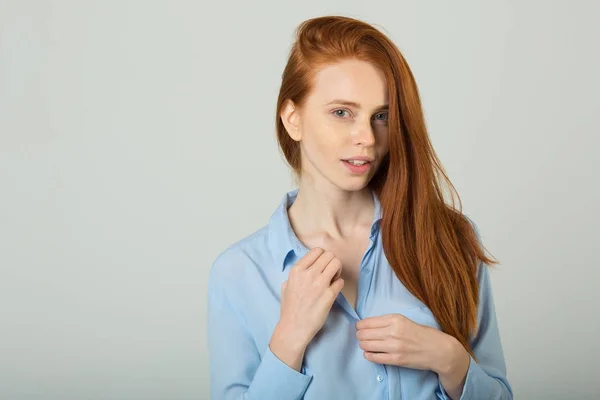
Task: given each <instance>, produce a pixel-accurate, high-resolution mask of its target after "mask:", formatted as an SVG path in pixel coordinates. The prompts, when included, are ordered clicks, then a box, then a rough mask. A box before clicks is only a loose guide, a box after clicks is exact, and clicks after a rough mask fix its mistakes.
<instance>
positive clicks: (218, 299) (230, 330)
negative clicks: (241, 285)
mask: <svg viewBox="0 0 600 400" xmlns="http://www.w3.org/2000/svg"><path fill="white" fill-rule="evenodd" d="M217 261H219V260H217ZM220 272H221V271H219V266H218V265H217V262H215V265H213V269H212V270H211V273H210V277H209V282H208V310H207V315H208V318H207V339H208V353H209V371H210V372H209V375H210V392H211V399H214V400H217V399H218V400H234V399H235V400H241V399H244V400H270V399H277V400H297V399H301V398H302V397H303V396H304V392H305V391H306V389H307V387H308V384H309V383H310V380H311V379H312V375H311V374H310V373H307V374H303V373H300V372H298V371H296V370H295V369H293V368H291V367H289V366H288V365H287V364H285V363H284V362H282V361H281V360H280V359H279V358H277V357H276V356H275V355H274V354H273V353H272V352H271V349H270V348H269V346H267V347H266V349H264V350H263V351H262V352H260V351H259V350H258V349H257V346H256V343H255V341H254V339H253V338H252V335H251V334H250V331H249V330H248V327H247V324H246V322H245V321H244V319H243V317H242V313H241V312H240V310H239V308H237V307H236V305H235V304H232V302H231V301H230V300H229V298H230V296H228V294H227V290H226V289H227V286H226V282H227V281H229V282H230V280H228V279H221V278H220V277H219V275H220ZM261 353H262V354H261Z"/></svg>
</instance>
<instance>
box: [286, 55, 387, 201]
mask: <svg viewBox="0 0 600 400" xmlns="http://www.w3.org/2000/svg"><path fill="white" fill-rule="evenodd" d="M387 105H388V88H387V85H386V81H385V77H384V76H383V73H381V72H380V71H379V70H378V69H377V68H375V67H374V66H373V65H372V64H370V63H367V62H365V61H359V60H345V61H342V62H339V63H337V64H333V65H329V66H326V67H324V68H322V69H321V70H319V72H318V73H317V74H316V76H315V79H314V82H313V88H312V92H311V93H310V94H309V95H308V97H307V100H306V102H305V104H303V105H302V107H301V108H299V107H298V106H296V105H294V104H292V103H291V102H289V103H288V104H287V105H286V107H285V108H284V111H283V112H282V121H283V123H284V125H285V127H286V130H287V132H288V134H289V135H290V136H291V137H292V139H294V140H296V141H298V142H300V148H301V159H302V172H301V176H302V179H303V180H304V179H305V178H309V179H310V180H311V181H313V182H314V183H316V184H322V183H324V184H331V185H334V186H336V187H338V188H340V189H343V190H348V191H355V190H360V189H363V188H364V187H365V186H367V184H368V183H369V181H370V180H371V178H372V177H373V176H374V175H375V172H376V171H377V168H378V167H379V165H380V164H381V162H382V160H383V158H384V157H385V155H386V154H387V152H388V126H387V117H388V110H387ZM364 160H367V162H366V163H365V164H362V163H363V162H364ZM360 164H362V165H360Z"/></svg>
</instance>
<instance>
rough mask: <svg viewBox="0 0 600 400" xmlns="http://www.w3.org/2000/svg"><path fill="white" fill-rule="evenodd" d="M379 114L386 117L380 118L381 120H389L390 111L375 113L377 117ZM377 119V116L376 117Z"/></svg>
mask: <svg viewBox="0 0 600 400" xmlns="http://www.w3.org/2000/svg"><path fill="white" fill-rule="evenodd" d="M378 115H383V116H384V119H380V120H379V121H387V119H388V113H387V112H383V113H379V114H375V117H377V116H378ZM375 119H377V118H375Z"/></svg>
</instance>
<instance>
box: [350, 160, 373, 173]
mask: <svg viewBox="0 0 600 400" xmlns="http://www.w3.org/2000/svg"><path fill="white" fill-rule="evenodd" d="M342 164H344V166H345V167H346V168H347V169H348V170H349V171H350V172H351V173H352V174H354V175H362V174H364V173H365V172H367V171H368V170H369V169H371V165H372V164H373V162H372V161H366V160H342Z"/></svg>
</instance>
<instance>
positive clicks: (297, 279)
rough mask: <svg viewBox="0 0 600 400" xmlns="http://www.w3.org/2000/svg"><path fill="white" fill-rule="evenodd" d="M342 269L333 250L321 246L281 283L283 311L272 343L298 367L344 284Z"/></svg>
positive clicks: (271, 344)
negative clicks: (326, 249)
mask: <svg viewBox="0 0 600 400" xmlns="http://www.w3.org/2000/svg"><path fill="white" fill-rule="evenodd" d="M341 269H342V263H341V261H340V260H339V259H338V258H336V257H335V255H334V254H333V253H332V252H331V251H325V250H323V249H322V248H318V247H317V248H314V249H312V250H310V251H309V252H308V253H307V254H306V255H305V256H304V257H302V258H301V259H300V260H298V261H297V262H296V264H294V266H293V267H292V268H291V270H290V274H289V277H288V280H287V281H285V282H283V284H282V286H281V312H280V316H279V322H278V323H277V326H276V328H275V331H274V332H273V337H272V338H271V343H270V346H271V351H273V353H274V354H275V355H277V356H278V357H279V358H280V359H281V360H282V361H284V362H285V363H286V364H288V365H290V366H291V367H292V368H295V369H296V370H299V369H300V365H301V362H302V356H303V355H304V350H305V349H306V346H308V344H309V343H310V341H311V340H312V339H313V337H314V336H315V335H316V334H317V332H318V331H319V330H320V329H321V328H322V327H323V325H324V324H325V321H326V319H327V315H328V314H329V310H330V309H331V306H332V305H333V302H334V301H335V299H336V298H337V296H338V294H339V293H340V291H341V290H342V288H343V287H344V280H343V279H342V278H341V277H340V276H341ZM278 353H279V354H278ZM286 359H287V360H286ZM288 361H289V362H288Z"/></svg>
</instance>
